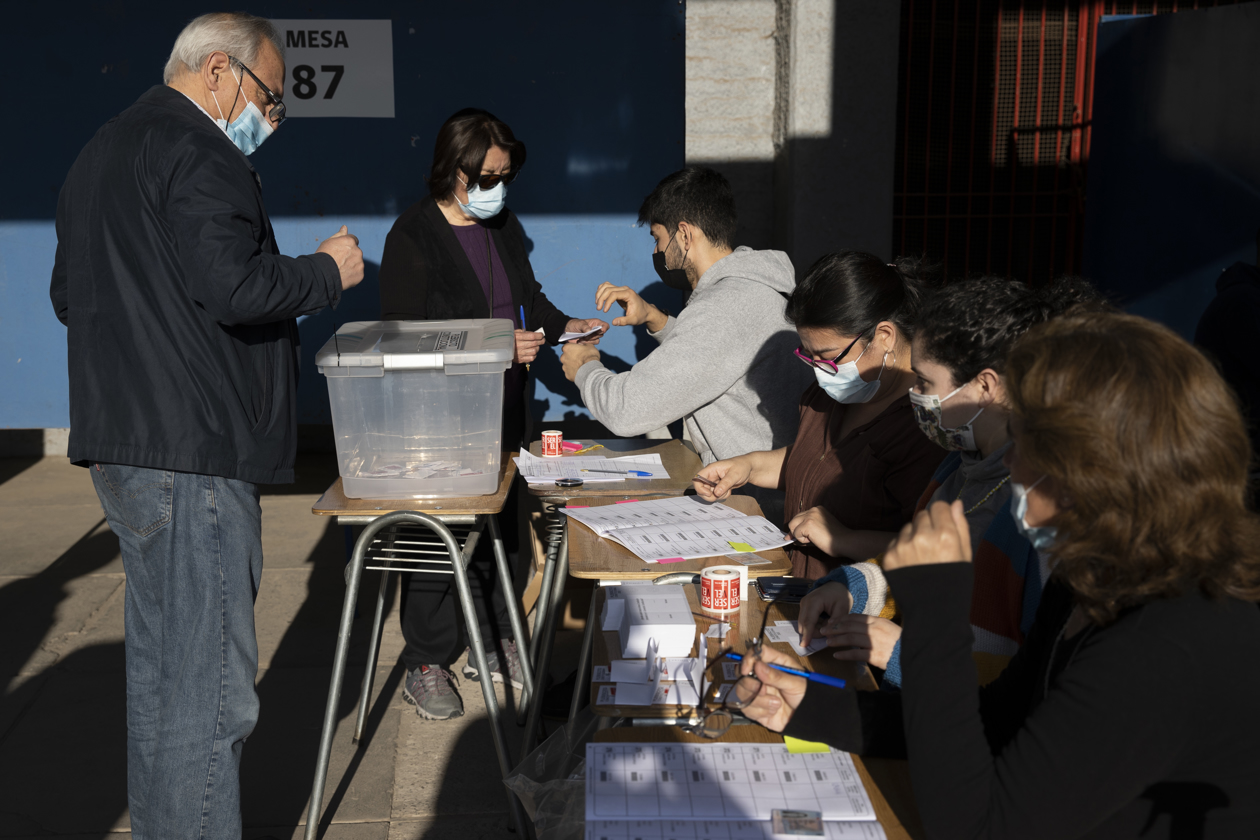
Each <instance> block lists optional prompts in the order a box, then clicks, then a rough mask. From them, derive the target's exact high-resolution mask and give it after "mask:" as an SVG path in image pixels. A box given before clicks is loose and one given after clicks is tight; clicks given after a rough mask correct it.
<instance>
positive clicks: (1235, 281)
mask: <svg viewBox="0 0 1260 840" xmlns="http://www.w3.org/2000/svg"><path fill="white" fill-rule="evenodd" d="M1257 335H1260V269H1258V268H1257V267H1256V266H1254V265H1248V264H1247V263H1241V262H1238V263H1234V264H1233V265H1231V266H1230V267H1229V268H1227V269H1225V271H1223V272H1222V273H1221V276H1220V277H1218V278H1217V279H1216V297H1215V298H1213V300H1212V302H1211V303H1209V304H1208V307H1207V309H1205V310H1204V311H1203V316H1202V317H1201V318H1200V319H1199V325H1198V327H1197V328H1196V329H1195V331H1194V343H1195V344H1197V345H1199V346H1200V347H1202V348H1203V349H1204V350H1206V351H1207V352H1208V353H1209V354H1211V355H1212V356H1214V357H1215V358H1216V361H1217V363H1218V364H1219V365H1220V368H1221V376H1223V377H1225V381H1226V382H1228V383H1229V384H1230V387H1232V388H1233V389H1234V393H1236V394H1238V401H1239V402H1240V403H1242V409H1243V416H1244V417H1245V418H1246V419H1247V427H1248V432H1249V433H1250V435H1251V450H1252V469H1255V468H1256V465H1257V464H1260V353H1258V352H1257V351H1256V336H1257Z"/></svg>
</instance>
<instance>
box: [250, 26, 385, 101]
mask: <svg viewBox="0 0 1260 840" xmlns="http://www.w3.org/2000/svg"><path fill="white" fill-rule="evenodd" d="M272 24H273V25H274V26H275V27H276V31H277V32H279V33H280V38H281V39H282V42H283V43H284V62H285V65H286V66H287V68H288V71H287V72H288V76H287V77H286V78H285V80H284V104H285V108H286V109H287V112H288V114H287V115H288V116H290V117H393V116H394V36H393V30H392V27H391V23H390V21H388V20H273V21H272Z"/></svg>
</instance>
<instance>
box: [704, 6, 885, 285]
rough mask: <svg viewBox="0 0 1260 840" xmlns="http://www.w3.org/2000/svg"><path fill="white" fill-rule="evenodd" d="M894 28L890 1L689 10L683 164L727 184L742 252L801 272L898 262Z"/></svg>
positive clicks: (709, 7)
mask: <svg viewBox="0 0 1260 840" xmlns="http://www.w3.org/2000/svg"><path fill="white" fill-rule="evenodd" d="M899 18H900V4H899V3H897V2H894V0H690V2H689V3H688V5H687V51H686V55H687V65H686V66H687V88H686V96H687V145H686V156H687V162H688V163H703V164H706V165H710V166H713V167H715V168H717V169H718V170H719V171H721V172H723V173H724V174H725V175H726V176H727V177H728V178H729V179H730V180H731V183H732V186H733V187H734V189H735V193H736V201H737V203H738V207H739V212H740V217H741V224H740V243H741V244H747V245H751V246H752V247H757V248H764V247H775V248H780V249H782V250H785V251H787V252H788V254H789V255H790V256H791V257H792V260H793V262H794V263H795V264H796V267H797V271H798V273H803V272H804V270H805V269H807V268H808V267H809V265H810V264H811V263H812V262H813V261H814V260H815V259H817V258H818V257H819V256H821V255H822V254H824V253H827V252H829V251H835V250H840V249H842V248H857V249H861V250H865V251H870V252H872V253H875V254H877V255H879V256H881V257H884V258H890V257H891V256H892V254H891V249H892V193H893V165H894V144H895V142H896V138H895V135H896V126H897V115H896V106H897V67H898V62H897V51H898V27H899V23H900V20H899Z"/></svg>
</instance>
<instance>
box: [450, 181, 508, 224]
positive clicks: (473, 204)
mask: <svg viewBox="0 0 1260 840" xmlns="http://www.w3.org/2000/svg"><path fill="white" fill-rule="evenodd" d="M457 177H458V176H457ZM460 183H461V184H464V186H465V187H467V186H468V184H467V183H465V182H464V181H463V180H462V179H461V180H460ZM455 203H456V204H458V205H459V209H460V210H463V211H464V212H465V213H467V214H468V215H469V216H472V217H473V218H474V219H492V218H494V217H495V216H497V215H499V214H500V213H502V212H503V205H505V204H507V184H504V183H503V182H502V181H500V182H499V183H497V184H495V185H494V186H493V187H491V188H490V189H488V190H483V189H482V188H481V185H477V186H475V187H473V188H472V189H470V190H468V203H467V204H465V203H464V202H462V201H460V200H459V199H458V198H457V199H455Z"/></svg>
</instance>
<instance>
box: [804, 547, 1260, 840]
mask: <svg viewBox="0 0 1260 840" xmlns="http://www.w3.org/2000/svg"><path fill="white" fill-rule="evenodd" d="M971 574H972V566H971V564H970V563H950V564H944V565H934V566H919V567H914V568H910V569H901V570H897V571H893V572H889V573H888V584H889V586H890V587H891V588H892V589H893V591H895V592H896V593H897V602H898V604H899V606H900V607H901V609H902V612H903V615H904V617H905V625H904V630H903V633H902V637H901V663H902V671H903V674H904V680H903V691H902V692H901V693H900V694H898V693H895V692H855V691H852V690H843V691H841V690H835V689H829V688H828V687H827V686H821V685H810V687H809V690H808V692H807V693H806V697H805V700H804V701H803V702H802V703H801V705H800V707H799V708H798V709H797V710H796V713H795V714H794V715H793V717H792V720H791V722H790V723H789V725H788V727H787V729H786V730H785V734H788V735H793V736H795V737H799V738H808V739H810V740H821V741H825V742H827V743H830V744H832V745H833V746H836V747H838V748H840V749H845V750H850V751H855V752H865V753H867V754H883V755H897V754H898V753H899V752H900V753H901V755H903V756H904V755H905V754H906V752H907V751H908V754H909V756H910V775H911V781H912V783H913V785H914V791H915V800H916V802H917V804H918V807H919V813H920V815H921V816H922V818H923V825H924V827H925V829H926V830H927V834H928V836H930V837H983V838H1019V840H1033V838H1047V839H1048V838H1054V839H1055V840H1069V838H1099V840H1102V838H1107V839H1108V840H1115V838H1126V837H1141V838H1143V840H1147V839H1148V838H1169V839H1170V840H1178V838H1226V837H1228V838H1234V837H1238V838H1242V837H1247V838H1254V837H1260V669H1257V668H1256V667H1255V663H1256V662H1260V610H1258V609H1257V608H1256V605H1255V604H1251V603H1244V602H1242V601H1236V600H1232V599H1227V600H1224V601H1220V602H1216V601H1211V600H1209V599H1207V598H1206V597H1204V596H1203V595H1202V594H1200V593H1198V592H1195V593H1192V594H1188V595H1184V596H1181V597H1178V598H1174V599H1170V600H1163V601H1155V602H1152V603H1149V604H1146V605H1144V606H1142V607H1138V608H1135V609H1131V610H1129V611H1127V612H1125V613H1124V614H1122V615H1121V616H1120V617H1119V618H1118V619H1117V620H1116V621H1115V622H1113V623H1112V624H1110V625H1108V626H1107V627H1103V628H1095V627H1090V628H1088V629H1086V630H1083V631H1081V632H1080V633H1078V634H1077V635H1076V636H1075V637H1073V638H1070V639H1063V638H1061V632H1062V629H1063V627H1064V624H1065V623H1066V622H1067V618H1068V616H1069V614H1070V613H1071V610H1072V596H1071V593H1070V591H1069V590H1068V589H1067V588H1066V587H1064V586H1063V585H1062V584H1060V583H1058V582H1057V581H1055V580H1054V579H1053V578H1052V579H1051V582H1050V583H1049V584H1048V585H1047V587H1046V589H1045V592H1044V594H1043V595H1042V599H1041V606H1040V608H1039V609H1038V612H1037V618H1036V621H1035V622H1034V624H1033V627H1032V629H1031V631H1030V632H1029V635H1028V638H1027V641H1026V642H1025V644H1024V646H1023V647H1022V648H1021V649H1020V651H1019V653H1018V654H1016V656H1015V658H1014V659H1013V660H1011V663H1010V665H1008V666H1007V668H1006V670H1005V671H1003V672H1002V675H1001V676H1000V677H999V678H998V679H997V680H995V681H994V682H992V683H990V684H989V685H987V686H985V687H984V688H982V689H979V697H978V699H977V689H976V670H975V665H974V662H973V660H972V658H971V645H972V633H971V626H970V623H969V620H968V602H969V601H970V597H971V585H972V582H971ZM903 704H904V708H902V705H903ZM898 719H901V728H902V734H903V735H904V741H903V740H901V738H900V737H898V733H897V732H896V730H897V729H898V728H899V727H898V722H899V720H898Z"/></svg>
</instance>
